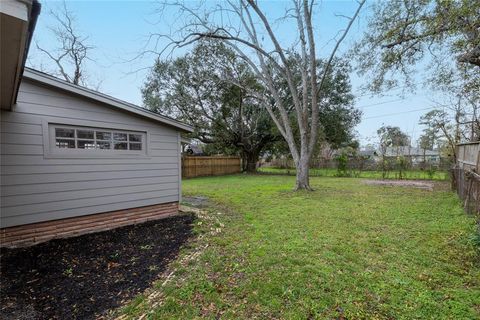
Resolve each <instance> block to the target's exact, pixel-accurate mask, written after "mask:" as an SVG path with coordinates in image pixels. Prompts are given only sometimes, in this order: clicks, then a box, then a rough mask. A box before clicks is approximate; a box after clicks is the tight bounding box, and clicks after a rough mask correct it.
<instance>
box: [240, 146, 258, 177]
mask: <svg viewBox="0 0 480 320" xmlns="http://www.w3.org/2000/svg"><path fill="white" fill-rule="evenodd" d="M258 158H259V153H258V152H256V151H243V155H242V160H243V161H244V162H243V170H244V171H245V172H247V173H256V172H257V162H258Z"/></svg>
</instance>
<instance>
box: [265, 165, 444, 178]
mask: <svg viewBox="0 0 480 320" xmlns="http://www.w3.org/2000/svg"><path fill="white" fill-rule="evenodd" d="M258 172H259V173H263V174H286V175H295V169H294V168H292V169H282V168H275V167H260V168H258ZM355 174H356V176H355V177H356V178H367V179H381V178H382V177H383V176H382V171H358V172H356V173H355ZM353 175H354V174H352V176H353ZM310 176H312V177H336V176H338V171H337V169H334V168H321V169H318V168H312V169H310ZM385 178H386V179H398V178H399V173H398V172H397V171H389V172H387V175H386V177H385ZM448 178H449V176H448V172H445V171H435V172H432V175H429V174H428V172H427V171H422V170H407V171H405V172H404V179H409V180H439V181H442V180H448Z"/></svg>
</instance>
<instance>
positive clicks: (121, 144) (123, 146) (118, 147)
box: [114, 142, 127, 150]
mask: <svg viewBox="0 0 480 320" xmlns="http://www.w3.org/2000/svg"><path fill="white" fill-rule="evenodd" d="M114 149H115V150H127V143H126V142H116V143H115V146H114Z"/></svg>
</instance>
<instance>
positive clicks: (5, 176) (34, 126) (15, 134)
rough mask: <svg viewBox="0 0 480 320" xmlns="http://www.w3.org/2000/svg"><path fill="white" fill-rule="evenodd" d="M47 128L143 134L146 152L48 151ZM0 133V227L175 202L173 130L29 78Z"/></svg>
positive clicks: (177, 137) (176, 172)
mask: <svg viewBox="0 0 480 320" xmlns="http://www.w3.org/2000/svg"><path fill="white" fill-rule="evenodd" d="M49 123H54V124H63V125H74V126H77V125H84V126H89V127H98V128H108V129H118V130H131V131H141V132H146V137H147V141H146V149H147V150H146V154H144V155H132V154H116V153H115V152H109V153H108V154H105V153H104V154H102V155H96V154H92V153H90V154H88V155H81V154H78V153H77V154H76V155H75V154H74V155H72V154H68V155H59V154H51V153H50V152H49V150H50V149H49V148H51V146H49V136H48V126H49ZM0 128H1V136H0V137H1V140H0V146H1V162H0V164H1V172H0V191H1V198H0V210H1V227H2V228H3V227H10V226H16V225H22V224H27V223H34V222H40V221H47V220H53V219H60V218H69V217H75V216H80V215H87V214H93V213H101V212H107V211H113V210H120V209H127V208H134V207H140V206H147V205H153V204H158V203H166V202H172V201H179V198H180V164H179V159H180V158H179V154H180V134H179V132H178V131H176V130H175V129H174V128H170V127H168V126H164V125H162V124H160V123H158V122H155V121H152V120H148V119H145V118H143V117H140V116H137V115H134V114H132V113H128V112H126V111H121V110H118V109H116V108H113V107H109V106H108V105H102V104H99V103H98V102H95V101H92V100H88V99H85V98H82V97H79V96H76V95H73V94H69V93H66V92H63V91H60V90H57V89H54V88H51V87H46V86H42V85H40V84H38V83H35V82H33V81H31V80H23V82H22V84H21V86H20V91H19V95H18V100H17V105H16V106H14V112H9V111H1V124H0ZM77 151H79V150H77Z"/></svg>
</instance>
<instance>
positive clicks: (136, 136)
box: [128, 134, 142, 142]
mask: <svg viewBox="0 0 480 320" xmlns="http://www.w3.org/2000/svg"><path fill="white" fill-rule="evenodd" d="M128 137H129V139H130V142H142V135H141V134H129V135H128Z"/></svg>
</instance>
